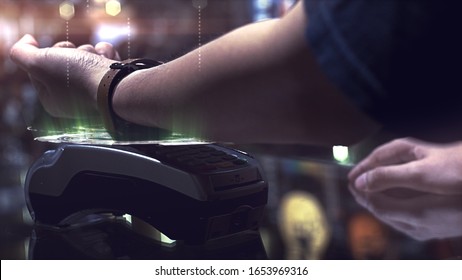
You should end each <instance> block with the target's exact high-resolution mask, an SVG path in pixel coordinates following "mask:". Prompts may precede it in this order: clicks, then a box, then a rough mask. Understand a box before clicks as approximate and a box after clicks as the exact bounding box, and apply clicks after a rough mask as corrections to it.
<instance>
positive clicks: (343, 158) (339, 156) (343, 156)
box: [332, 146, 349, 163]
mask: <svg viewBox="0 0 462 280" xmlns="http://www.w3.org/2000/svg"><path fill="white" fill-rule="evenodd" d="M332 154H333V156H334V159H335V160H336V161H338V162H341V163H345V162H347V161H348V159H349V155H348V147H345V146H334V147H332Z"/></svg>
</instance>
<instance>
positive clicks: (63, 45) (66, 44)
mask: <svg viewBox="0 0 462 280" xmlns="http://www.w3.org/2000/svg"><path fill="white" fill-rule="evenodd" d="M53 48H75V45H74V43H72V42H69V41H61V42H58V43H56V44H54V45H53Z"/></svg>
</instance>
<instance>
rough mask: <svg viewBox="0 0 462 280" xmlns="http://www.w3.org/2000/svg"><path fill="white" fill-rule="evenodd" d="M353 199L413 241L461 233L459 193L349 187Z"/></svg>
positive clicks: (461, 219)
mask: <svg viewBox="0 0 462 280" xmlns="http://www.w3.org/2000/svg"><path fill="white" fill-rule="evenodd" d="M350 191H351V192H352V194H353V196H354V197H355V199H356V201H357V202H358V203H359V204H360V205H361V206H363V207H364V208H366V209H367V210H369V211H370V212H371V213H372V214H373V215H374V216H376V217H377V218H378V219H379V220H381V221H382V222H384V223H385V224H388V225H390V226H391V227H393V228H394V229H396V230H398V231H400V232H403V233H405V234H407V235H409V236H410V237H412V238H414V239H416V240H429V239H438V238H453V237H459V236H462V224H461V223H460V221H462V196H461V195H451V196H449V195H437V194H430V193H422V192H414V191H412V192H411V191H410V190H405V189H396V190H389V191H386V192H375V193H367V192H361V191H358V190H357V189H356V188H352V187H350Z"/></svg>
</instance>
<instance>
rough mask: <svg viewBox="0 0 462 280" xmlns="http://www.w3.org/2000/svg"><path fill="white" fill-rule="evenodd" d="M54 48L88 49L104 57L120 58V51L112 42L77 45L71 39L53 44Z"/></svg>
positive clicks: (87, 50)
mask: <svg viewBox="0 0 462 280" xmlns="http://www.w3.org/2000/svg"><path fill="white" fill-rule="evenodd" d="M53 47H54V48H76V49H78V50H82V51H86V52H89V53H94V54H98V55H101V56H103V57H106V58H109V59H113V60H120V56H119V53H118V52H117V51H116V50H115V49H114V47H113V46H112V45H111V44H110V43H106V42H100V43H98V44H96V45H95V46H93V45H90V44H85V45H81V46H78V47H76V46H75V45H74V44H73V43H72V42H69V41H62V42H58V43H56V44H54V45H53Z"/></svg>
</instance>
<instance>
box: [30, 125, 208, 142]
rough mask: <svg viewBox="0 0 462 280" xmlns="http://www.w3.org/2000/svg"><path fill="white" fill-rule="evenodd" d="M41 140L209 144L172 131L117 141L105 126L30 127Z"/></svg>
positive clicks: (37, 138)
mask: <svg viewBox="0 0 462 280" xmlns="http://www.w3.org/2000/svg"><path fill="white" fill-rule="evenodd" d="M28 130H30V131H32V133H33V134H34V135H36V137H35V138H34V139H35V140H37V141H40V142H48V143H72V144H87V145H105V146H107V145H134V144H160V145H193V144H195V145H197V144H208V143H210V142H209V141H205V140H202V139H197V138H192V137H185V136H183V135H181V134H177V133H172V134H171V135H169V136H167V137H164V138H162V139H150V140H142V141H117V140H114V139H112V137H111V135H109V133H107V131H106V130H105V129H104V128H93V127H82V126H76V127H72V128H70V129H66V130H56V129H54V130H40V129H35V128H33V127H29V128H28Z"/></svg>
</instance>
